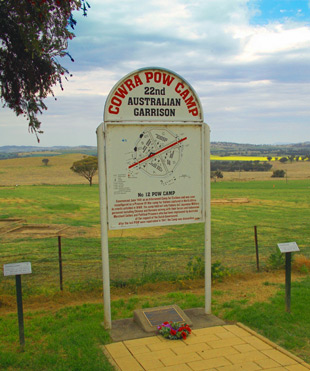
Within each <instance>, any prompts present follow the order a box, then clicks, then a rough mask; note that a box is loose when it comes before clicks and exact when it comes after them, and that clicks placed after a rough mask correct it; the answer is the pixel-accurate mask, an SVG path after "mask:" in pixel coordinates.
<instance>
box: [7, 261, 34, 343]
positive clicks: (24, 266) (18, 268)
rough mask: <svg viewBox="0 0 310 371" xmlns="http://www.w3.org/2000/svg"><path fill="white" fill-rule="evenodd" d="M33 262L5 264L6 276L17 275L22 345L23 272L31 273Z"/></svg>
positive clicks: (23, 339)
mask: <svg viewBox="0 0 310 371" xmlns="http://www.w3.org/2000/svg"><path fill="white" fill-rule="evenodd" d="M30 273H32V272H31V263H30V262H26V263H13V264H4V265H3V275H4V276H15V281H16V302H17V315H18V328H19V343H20V345H21V346H22V347H24V345H25V336H24V315H23V298H22V282H21V275H22V274H30Z"/></svg>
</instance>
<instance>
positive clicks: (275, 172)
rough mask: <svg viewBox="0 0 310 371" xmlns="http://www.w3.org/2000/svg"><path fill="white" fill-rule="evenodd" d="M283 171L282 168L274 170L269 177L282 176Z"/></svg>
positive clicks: (283, 174)
mask: <svg viewBox="0 0 310 371" xmlns="http://www.w3.org/2000/svg"><path fill="white" fill-rule="evenodd" d="M284 176H285V171H284V170H274V172H273V173H272V175H271V177H272V178H284Z"/></svg>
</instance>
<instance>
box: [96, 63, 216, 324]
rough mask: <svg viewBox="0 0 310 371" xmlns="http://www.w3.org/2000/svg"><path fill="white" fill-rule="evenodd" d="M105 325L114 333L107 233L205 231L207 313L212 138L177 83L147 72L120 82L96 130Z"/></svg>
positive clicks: (185, 88) (173, 77)
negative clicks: (182, 227) (184, 227)
mask: <svg viewBox="0 0 310 371" xmlns="http://www.w3.org/2000/svg"><path fill="white" fill-rule="evenodd" d="M97 140H98V169H99V191H100V210H101V236H102V238H101V241H102V242H101V243H102V261H103V286H104V313H105V317H104V324H105V327H106V328H111V325H112V322H111V309H110V274H109V250H108V237H107V236H108V235H107V233H108V229H127V228H138V227H150V226H160V225H173V224H186V223H201V222H204V223H205V264H206V266H205V268H206V269H205V272H206V277H205V282H206V285H205V287H206V302H205V311H206V313H210V312H211V228H210V130H209V127H208V125H206V124H205V123H204V122H203V113H202V108H201V104H200V101H199V98H198V96H197V94H196V93H195V91H194V90H193V88H192V87H191V86H190V85H189V84H188V83H187V82H186V81H185V80H184V79H182V78H181V77H180V76H179V75H177V74H176V73H174V72H171V71H169V70H166V69H161V68H145V69H141V70H138V71H134V72H132V73H130V74H129V75H127V76H125V77H124V78H123V79H121V80H120V81H119V82H118V83H117V84H116V85H115V86H114V87H113V89H112V90H111V92H110V94H109V96H108V98H107V100H106V104H105V110H104V122H103V123H102V124H101V125H100V126H99V127H98V128H97Z"/></svg>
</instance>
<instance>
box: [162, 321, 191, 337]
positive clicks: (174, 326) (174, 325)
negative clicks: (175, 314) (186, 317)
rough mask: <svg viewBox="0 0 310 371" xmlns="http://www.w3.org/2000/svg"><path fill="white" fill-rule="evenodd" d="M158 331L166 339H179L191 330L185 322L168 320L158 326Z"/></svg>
mask: <svg viewBox="0 0 310 371" xmlns="http://www.w3.org/2000/svg"><path fill="white" fill-rule="evenodd" d="M158 332H159V333H160V334H161V335H162V336H163V337H164V338H166V339H171V340H179V339H186V338H187V336H188V335H189V334H190V333H191V332H192V330H191V328H190V327H189V326H188V325H187V324H186V323H183V324H180V323H178V322H171V321H169V322H164V323H162V324H161V325H160V326H158Z"/></svg>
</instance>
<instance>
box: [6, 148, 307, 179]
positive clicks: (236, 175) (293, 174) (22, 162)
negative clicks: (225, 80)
mask: <svg viewBox="0 0 310 371" xmlns="http://www.w3.org/2000/svg"><path fill="white" fill-rule="evenodd" d="M83 156H85V155H83V154H79V153H78V154H76V153H75V154H67V155H58V156H48V155H46V154H45V155H44V156H40V157H26V158H17V159H9V160H1V161H0V186H16V185H32V184H36V185H41V184H85V183H87V180H86V179H85V178H83V177H81V176H79V175H77V174H75V173H73V172H72V171H71V170H70V167H71V166H72V164H73V162H74V161H78V160H80V159H82V158H83ZM43 158H48V159H49V163H48V166H45V165H44V164H43V163H42V159H43ZM272 165H273V167H272V170H271V171H267V172H245V171H242V172H224V173H223V174H224V178H223V179H222V181H227V180H230V181H231V180H235V181H250V180H271V179H272V180H274V181H279V180H282V181H283V178H271V175H272V173H273V170H279V169H280V170H285V171H287V174H288V179H309V178H310V161H305V162H303V161H299V162H293V163H286V164H282V163H281V162H279V161H273V162H272ZM218 181H221V180H218ZM93 183H94V184H96V183H98V175H95V177H94V179H93Z"/></svg>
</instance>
